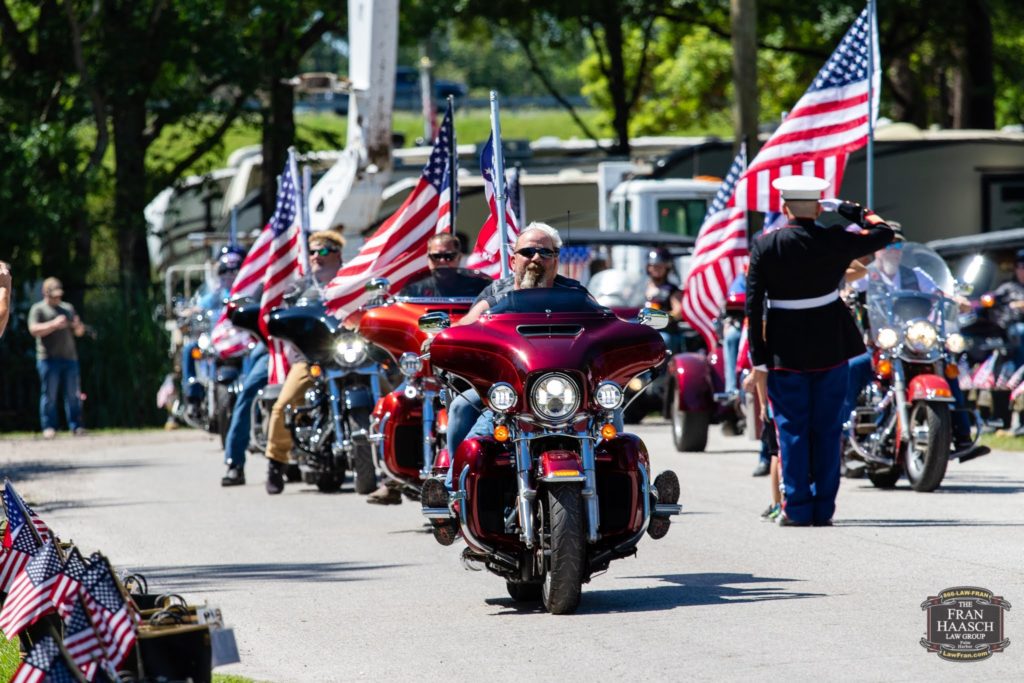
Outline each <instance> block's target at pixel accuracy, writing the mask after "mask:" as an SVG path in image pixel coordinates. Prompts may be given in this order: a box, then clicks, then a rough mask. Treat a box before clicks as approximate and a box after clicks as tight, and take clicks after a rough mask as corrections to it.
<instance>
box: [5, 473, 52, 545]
mask: <svg viewBox="0 0 1024 683" xmlns="http://www.w3.org/2000/svg"><path fill="white" fill-rule="evenodd" d="M3 503H4V510H9V509H10V506H17V505H18V504H19V503H20V505H21V508H22V509H23V510H25V511H26V512H27V513H28V516H29V518H30V519H31V520H32V526H34V527H35V528H36V531H38V532H39V536H40V537H41V538H42V539H43V543H45V542H46V541H49V540H50V539H51V538H52V537H53V532H52V531H50V527H48V526H46V522H44V521H43V520H41V519H40V518H39V515H37V514H36V512H35V510H33V509H32V508H30V507H29V506H28V503H26V502H25V499H24V498H22V497H21V495H20V494H19V493H18V492H17V491H16V490H15V489H14V484H12V483H11V482H10V481H5V482H4V497H3Z"/></svg>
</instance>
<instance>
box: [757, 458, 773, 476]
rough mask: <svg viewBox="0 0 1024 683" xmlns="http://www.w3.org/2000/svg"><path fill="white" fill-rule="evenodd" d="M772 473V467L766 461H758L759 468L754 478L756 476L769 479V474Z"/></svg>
mask: <svg viewBox="0 0 1024 683" xmlns="http://www.w3.org/2000/svg"><path fill="white" fill-rule="evenodd" d="M770 471H771V466H770V465H769V464H768V463H767V462H765V461H764V460H758V461H757V467H755V468H754V474H753V476H755V477H767V476H768V473H769V472H770Z"/></svg>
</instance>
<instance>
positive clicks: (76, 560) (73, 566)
mask: <svg viewBox="0 0 1024 683" xmlns="http://www.w3.org/2000/svg"><path fill="white" fill-rule="evenodd" d="M87 571H89V565H88V563H86V561H85V558H84V557H82V554H81V553H80V552H78V548H72V549H71V551H70V552H69V553H68V556H67V559H65V560H64V566H63V568H62V569H61V571H60V576H59V577H58V579H57V587H56V588H54V589H53V604H54V606H55V607H56V608H57V612H58V613H59V614H60V615H61V617H64V618H67V616H68V615H69V614H71V610H72V609H73V608H74V600H73V599H74V597H75V595H77V594H78V590H79V589H80V588H81V587H82V581H84V580H85V573H86V572H87Z"/></svg>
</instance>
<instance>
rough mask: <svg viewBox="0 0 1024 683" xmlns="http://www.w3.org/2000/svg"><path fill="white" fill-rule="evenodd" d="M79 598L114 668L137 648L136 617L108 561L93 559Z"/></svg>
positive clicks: (104, 654) (97, 557) (98, 558)
mask: <svg viewBox="0 0 1024 683" xmlns="http://www.w3.org/2000/svg"><path fill="white" fill-rule="evenodd" d="M90 559H91V560H92V566H90V567H89V569H88V571H87V572H86V574H85V578H84V580H83V581H82V590H81V592H80V595H81V596H82V600H83V602H84V603H85V611H86V613H87V614H88V615H89V619H90V621H92V625H93V628H94V629H95V630H96V633H97V635H99V637H100V645H101V647H102V648H103V656H104V658H105V659H106V660H108V661H109V662H110V663H111V664H112V665H113V666H114V667H115V668H117V667H118V666H120V664H121V662H123V661H124V659H125V657H127V656H128V653H129V652H130V651H131V649H132V646H133V645H135V631H136V620H137V618H138V617H137V616H136V614H135V611H134V610H133V609H132V608H131V605H130V604H129V603H128V602H127V601H126V600H125V599H124V596H122V595H121V591H120V590H119V589H118V587H117V583H116V582H115V581H114V574H113V571H112V570H111V568H110V564H109V563H108V562H107V560H106V558H104V557H102V556H97V555H93V557H92V558H90Z"/></svg>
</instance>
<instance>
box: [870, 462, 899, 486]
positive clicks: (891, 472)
mask: <svg viewBox="0 0 1024 683" xmlns="http://www.w3.org/2000/svg"><path fill="white" fill-rule="evenodd" d="M902 476H903V468H902V467H900V466H899V465H893V466H892V467H885V468H882V469H877V470H868V479H869V480H870V481H871V483H872V484H873V485H874V487H875V488H878V489H891V488H895V487H896V482H898V481H899V480H900V477H902Z"/></svg>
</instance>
